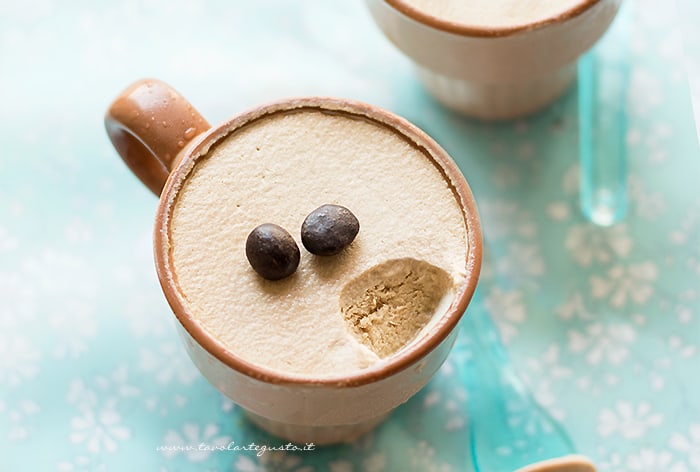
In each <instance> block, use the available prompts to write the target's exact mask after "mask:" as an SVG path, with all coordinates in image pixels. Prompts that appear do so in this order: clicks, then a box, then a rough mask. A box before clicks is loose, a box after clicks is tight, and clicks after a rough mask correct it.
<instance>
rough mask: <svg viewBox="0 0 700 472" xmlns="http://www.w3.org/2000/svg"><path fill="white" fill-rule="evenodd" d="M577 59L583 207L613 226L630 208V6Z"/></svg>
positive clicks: (599, 222)
mask: <svg viewBox="0 0 700 472" xmlns="http://www.w3.org/2000/svg"><path fill="white" fill-rule="evenodd" d="M629 3H630V2H624V3H623V5H622V7H621V8H620V12H619V13H618V15H617V18H616V19H615V22H614V23H613V25H612V26H611V28H610V30H609V31H608V32H607V33H606V34H605V35H604V36H603V37H602V38H601V40H600V41H599V42H598V44H597V45H596V46H595V47H594V48H593V49H592V50H591V51H589V52H588V53H587V54H585V55H584V56H583V57H582V58H581V60H579V63H578V118H579V154H580V161H581V210H582V211H583V214H584V215H585V216H586V218H588V220H589V221H591V222H592V223H595V224H597V225H600V226H610V225H612V224H615V223H617V222H618V221H620V220H622V219H623V218H624V216H625V213H626V211H627V146H626V137H627V114H626V109H625V108H626V105H627V89H628V88H629V64H628V62H629V37H630V29H631V25H630V22H631V19H630V17H631V15H632V13H631V8H632V7H631V5H629Z"/></svg>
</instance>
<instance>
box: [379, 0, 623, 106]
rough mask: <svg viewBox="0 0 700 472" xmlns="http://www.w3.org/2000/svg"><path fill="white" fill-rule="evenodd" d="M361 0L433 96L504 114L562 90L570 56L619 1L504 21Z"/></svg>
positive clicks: (589, 0) (601, 27)
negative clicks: (475, 22) (491, 23)
mask: <svg viewBox="0 0 700 472" xmlns="http://www.w3.org/2000/svg"><path fill="white" fill-rule="evenodd" d="M366 2H367V5H368V6H369V10H370V12H371V14H372V17H373V18H374V20H375V22H376V23H377V25H378V26H379V27H380V28H381V30H382V31H383V32H384V34H385V35H386V36H387V37H388V38H389V40H390V41H391V42H392V43H394V45H395V46H396V47H397V48H399V49H400V50H401V51H402V52H403V53H404V54H406V55H407V56H408V57H410V58H411V59H412V60H413V61H414V62H415V64H416V66H417V70H418V76H419V78H420V79H421V81H422V82H423V83H424V85H425V87H426V88H427V89H428V91H430V93H431V94H432V95H433V96H435V98H436V99H437V100H438V101H440V102H441V103H443V104H444V105H446V106H447V107H449V108H452V109H454V110H456V111H458V112H461V113H464V114H466V115H469V116H474V117H478V118H484V119H508V118H514V117H517V116H521V115H525V114H528V113H532V112H534V111H536V110H538V109H540V108H542V107H543V106H545V105H547V104H549V103H551V102H552V101H553V100H554V99H556V98H557V97H558V96H560V95H561V94H562V93H563V92H564V91H565V90H566V89H567V87H568V86H569V85H570V84H571V82H572V81H573V79H574V77H575V76H576V60H577V59H578V58H579V56H581V54H583V53H584V52H585V51H586V50H588V49H589V48H590V47H591V46H592V45H593V44H594V43H595V42H596V41H597V40H598V39H599V38H600V37H601V36H602V35H603V33H604V32H605V31H606V29H607V28H608V26H609V25H610V23H611V22H612V20H613V18H614V17H615V14H616V13H617V11H618V9H619V6H620V2H621V0H581V2H580V4H578V5H577V6H576V7H574V8H572V9H571V10H569V11H567V12H566V13H564V14H561V15H558V16H557V17H554V18H544V19H539V20H537V21H533V22H532V23H530V24H525V25H521V26H517V27H506V28H489V27H475V26H469V25H463V24H459V23H454V22H449V21H444V20H441V19H439V18H436V17H433V16H430V15H428V14H425V13H423V12H421V11H418V10H416V9H415V8H413V7H411V6H410V5H409V4H407V3H406V2H405V1H404V0H366Z"/></svg>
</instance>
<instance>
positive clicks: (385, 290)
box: [340, 258, 453, 358]
mask: <svg viewBox="0 0 700 472" xmlns="http://www.w3.org/2000/svg"><path fill="white" fill-rule="evenodd" d="M452 285H453V279H452V277H450V275H449V274H448V273H447V272H446V271H444V270H443V269H441V268H439V267H436V266H434V265H432V264H430V263H428V262H425V261H421V260H417V259H411V258H402V259H393V260H389V261H386V262H383V263H381V264H378V265H375V266H374V267H372V268H370V269H368V270H366V271H365V272H363V273H362V274H360V275H359V276H357V277H356V278H354V279H353V280H351V281H350V282H348V283H347V284H346V285H345V286H344V287H343V290H342V291H341V293H340V309H341V312H342V313H343V315H344V317H345V322H346V324H347V326H348V328H349V330H350V332H351V333H353V335H354V336H355V337H356V338H357V339H358V340H359V341H360V342H361V343H363V344H364V345H366V346H367V347H369V348H370V349H371V350H372V351H374V352H375V353H376V354H377V355H378V356H379V357H382V358H384V357H387V356H389V355H391V354H393V353H395V352H396V351H398V350H399V349H401V348H402V347H404V346H405V345H406V344H407V343H409V342H411V341H412V340H413V339H414V338H415V337H416V335H417V334H418V333H419V332H420V331H421V329H423V327H424V326H425V325H426V324H428V322H429V321H430V320H431V319H432V318H433V316H434V315H435V313H436V311H437V310H438V307H439V306H440V304H441V302H442V301H443V299H444V297H445V295H447V294H449V293H450V292H451V289H452Z"/></svg>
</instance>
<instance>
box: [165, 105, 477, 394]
mask: <svg viewBox="0 0 700 472" xmlns="http://www.w3.org/2000/svg"><path fill="white" fill-rule="evenodd" d="M307 109H308V110H320V111H322V112H327V113H336V114H344V115H350V116H352V117H353V118H356V119H357V118H359V119H365V120H368V121H370V122H373V123H376V124H378V125H382V126H384V127H386V128H388V129H390V130H392V131H393V132H395V133H397V134H398V135H399V136H401V137H402V138H403V139H405V140H406V141H408V142H409V143H410V144H412V145H413V146H415V147H416V148H417V149H419V150H420V151H421V152H423V153H424V154H425V155H426V157H427V158H429V159H430V160H431V161H432V162H433V164H434V165H435V166H436V167H437V168H438V170H439V171H440V172H441V173H442V174H443V177H444V178H445V180H446V182H448V184H449V185H450V188H451V189H452V192H453V193H454V195H455V198H457V200H458V202H459V203H460V207H461V210H462V215H463V217H464V222H465V226H466V229H467V233H466V235H467V243H468V245H469V247H468V250H467V253H466V261H465V269H466V271H467V276H466V277H465V280H464V281H463V282H462V284H461V285H460V286H459V287H458V289H457V290H456V292H455V297H454V300H453V302H452V304H451V305H450V307H449V308H448V310H447V312H446V313H445V314H443V315H442V319H441V320H440V321H439V323H436V325H435V326H434V327H433V328H432V329H431V330H430V331H429V332H428V333H427V334H426V335H424V336H423V337H422V338H421V339H420V340H417V341H415V342H413V343H411V344H410V345H408V346H407V347H405V348H403V349H402V350H400V351H399V352H398V353H397V354H395V355H392V356H391V357H389V358H387V361H386V362H379V363H377V364H375V365H373V366H370V367H368V368H366V369H362V370H359V371H356V372H354V373H351V374H348V375H338V376H322V377H315V376H310V375H302V374H291V373H284V372H279V371H276V370H272V369H269V368H265V367H262V366H258V365H255V364H253V363H251V362H249V361H247V360H245V359H243V358H241V357H239V356H237V355H235V354H234V353H232V352H231V351H229V350H228V349H227V348H226V347H225V346H224V345H223V344H222V343H221V342H220V341H218V340H217V339H216V338H215V337H214V336H213V335H211V334H210V333H209V332H208V331H207V330H206V329H205V328H204V326H202V325H201V324H200V323H199V322H198V321H197V320H196V319H195V317H194V316H192V315H191V314H190V313H189V312H188V309H187V303H186V301H185V299H184V296H183V295H182V293H181V292H180V290H179V287H178V284H177V277H176V274H175V271H174V270H173V262H172V257H171V256H172V253H171V250H170V248H171V245H170V222H171V220H172V218H171V216H172V212H173V209H174V206H175V201H176V197H177V194H178V192H179V190H180V189H181V188H182V184H183V183H184V181H185V180H186V178H187V176H188V174H189V173H190V172H191V171H192V169H194V167H195V165H196V162H197V160H198V159H199V158H200V157H202V156H204V155H206V153H207V152H208V151H209V149H210V148H211V147H213V146H215V145H216V144H217V143H218V142H219V141H221V140H223V139H224V138H225V137H226V136H228V135H229V134H230V133H232V132H234V131H235V130H238V129H240V128H242V127H244V126H246V125H248V124H251V123H253V122H255V121H257V120H259V119H262V118H264V117H267V116H270V115H274V114H278V113H293V112H299V111H303V110H307ZM154 253H155V264H156V270H157V273H158V279H159V281H160V284H161V287H162V289H163V292H164V294H165V297H166V299H167V301H168V303H169V305H170V307H171V309H172V311H173V313H174V314H175V316H176V318H177V319H178V321H179V323H180V324H181V325H182V327H183V328H184V329H185V330H186V331H187V332H188V333H189V335H190V336H191V337H192V338H193V339H194V340H195V341H196V342H197V343H198V344H199V345H200V346H201V347H203V348H204V349H205V350H206V351H207V352H208V353H209V354H211V355H212V356H214V357H215V358H217V359H218V360H219V361H221V362H222V363H224V364H225V365H227V366H228V367H230V368H232V369H234V370H236V371H238V372H240V373H242V374H244V375H247V376H248V377H252V378H254V379H257V380H260V381H263V382H267V383H272V384H288V385H321V386H331V387H348V386H359V385H364V384H367V383H371V382H375V381H377V380H381V379H383V378H386V377H389V376H391V375H393V374H395V373H397V372H399V371H401V370H403V369H405V368H407V367H409V366H410V365H413V364H414V363H416V362H418V361H420V360H421V359H422V358H424V357H425V356H427V355H428V354H429V353H430V352H431V351H433V350H434V349H435V348H437V346H438V345H439V344H440V343H441V342H442V341H444V340H445V339H446V338H447V337H448V335H449V334H450V333H451V332H452V330H453V329H455V328H456V326H457V324H458V322H459V320H460V319H461V317H462V315H463V314H464V312H465V310H466V308H467V305H468V304H469V302H470V300H471V298H472V296H473V294H474V291H475V289H476V284H477V281H478V278H479V272H480V269H481V259H482V233H481V224H480V219H479V215H478V211H477V207H476V202H475V201H474V197H473V195H472V192H471V189H470V188H469V185H468V183H467V181H466V179H465V178H464V176H463V174H462V173H461V171H460V170H459V168H458V167H457V164H456V163H455V162H454V161H453V160H452V158H451V157H449V155H448V154H447V152H446V151H445V150H444V149H442V147H440V146H439V145H438V144H437V143H436V142H435V141H434V140H433V139H432V138H431V137H430V136H428V135H427V134H426V133H425V132H423V131H422V130H420V129H419V128H418V127H416V126H415V125H413V124H411V123H410V122H408V121H407V120H405V119H403V118H400V117H398V116H397V115H394V114H393V113H391V112H388V111H386V110H383V109H381V108H379V107H376V106H374V105H369V104H366V103H362V102H358V101H354V100H349V99H339V98H331V97H303V98H290V99H283V100H279V101H275V102H272V103H269V104H267V105H261V106H258V107H255V108H253V109H250V110H249V111H247V112H244V113H242V114H239V115H237V116H235V117H234V118H232V119H230V120H229V121H226V122H224V123H223V124H221V125H220V126H218V127H212V128H211V129H209V130H208V131H206V132H205V133H203V134H202V135H200V137H198V138H195V142H193V143H192V144H191V146H188V147H187V148H185V149H184V150H183V152H182V153H181V155H180V157H179V160H178V162H177V163H176V165H175V166H174V168H173V170H172V172H171V173H170V176H169V177H168V179H167V182H166V184H165V187H164V188H163V191H162V193H161V198H160V201H159V204H158V210H157V213H156V223H155V228H154Z"/></svg>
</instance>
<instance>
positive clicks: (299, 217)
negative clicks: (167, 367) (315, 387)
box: [170, 108, 468, 378]
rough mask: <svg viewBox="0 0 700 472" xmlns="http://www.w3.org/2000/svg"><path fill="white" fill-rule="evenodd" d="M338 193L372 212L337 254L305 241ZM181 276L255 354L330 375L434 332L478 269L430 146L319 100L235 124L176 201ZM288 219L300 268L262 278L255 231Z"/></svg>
mask: <svg viewBox="0 0 700 472" xmlns="http://www.w3.org/2000/svg"><path fill="white" fill-rule="evenodd" d="M327 203H332V204H338V205H342V206H345V207H347V208H348V209H350V210H351V211H352V212H353V213H354V215H355V216H356V217H357V219H358V220H359V222H360V231H359V234H358V235H357V237H356V238H355V240H354V241H353V242H352V244H351V245H350V246H349V247H347V248H346V249H344V250H343V251H342V252H341V253H340V254H337V255H335V256H325V257H324V256H315V255H313V254H311V253H309V252H308V251H306V250H304V248H303V246H302V244H301V241H300V236H299V231H300V227H301V224H302V222H303V220H304V218H305V217H306V215H308V214H309V212H311V211H312V210H314V209H315V208H317V207H319V206H320V205H323V204H327ZM173 205H174V207H173V210H172V215H171V222H170V244H171V248H170V250H171V258H172V265H173V270H174V274H175V280H176V283H177V286H178V288H179V291H180V293H181V294H182V297H183V298H184V300H185V303H186V306H187V310H188V312H189V313H190V314H191V315H192V316H193V317H194V318H195V319H196V320H197V321H198V322H199V323H200V324H201V325H202V326H203V327H204V328H205V329H206V330H207V331H208V332H209V333H210V334H211V335H213V336H214V337H215V338H217V339H218V340H219V341H220V342H221V343H222V344H223V345H224V346H226V348H227V349H228V350H229V351H231V352H232V353H234V354H235V355H237V356H239V357H241V358H242V359H244V360H246V361H248V362H250V363H253V364H256V365H259V366H263V367H265V368H268V369H272V370H275V371H278V372H283V373H285V374H292V375H302V376H305V377H315V378H321V377H324V376H336V375H341V374H348V373H352V372H355V371H358V370H360V369H363V368H366V367H368V366H371V365H373V364H375V363H377V362H381V361H382V359H383V358H386V357H389V356H391V355H392V354H393V353H395V352H397V351H398V350H400V349H401V348H402V347H404V346H405V345H406V344H407V343H410V342H411V341H412V340H414V339H416V338H417V337H420V336H421V334H422V331H424V330H426V329H428V328H427V327H429V326H431V323H436V322H439V318H440V315H441V314H442V313H444V312H445V311H446V310H447V308H448V307H449V305H450V303H451V301H452V298H453V295H454V291H455V289H456V287H457V286H458V285H459V284H461V283H462V282H463V281H464V279H465V276H466V254H467V250H468V247H467V244H468V243H467V240H466V227H465V222H464V216H463V213H462V210H461V208H460V205H459V204H458V200H457V197H456V195H455V193H454V192H453V190H452V188H451V186H450V184H449V182H448V181H447V180H446V178H445V177H444V176H443V174H442V172H441V171H440V169H439V168H438V167H437V165H436V164H435V163H434V162H433V161H432V160H431V159H429V158H428V157H427V156H426V154H424V151H422V150H421V149H420V148H419V147H418V146H416V145H414V144H412V143H411V142H410V141H409V140H407V139H406V138H405V137H403V136H402V135H401V134H399V133H398V132H397V131H394V130H392V129H390V128H388V127H387V126H385V125H383V124H380V123H377V122H374V121H372V120H369V119H363V118H359V117H357V116H350V115H347V114H344V113H326V112H323V111H320V110H318V109H314V108H306V109H300V110H296V111H293V112H284V113H276V114H272V115H268V116H264V117H262V118H260V119H257V120H255V121H252V122H250V123H248V124H246V125H245V126H243V127H242V128H240V129H238V130H236V131H234V132H233V133H231V134H230V135H228V136H226V137H225V138H223V140H221V141H220V142H219V143H217V144H216V145H215V146H213V147H212V148H211V149H210V150H209V152H208V154H207V155H206V156H204V157H202V158H200V159H199V160H198V161H197V162H196V164H195V166H194V168H193V169H192V170H191V171H190V174H189V175H188V177H187V178H186V179H185V181H184V183H183V185H182V188H180V189H179V191H178V194H177V196H176V197H175V200H174V204H173ZM262 223H274V224H277V225H280V226H282V227H283V228H286V229H287V230H288V231H289V233H291V234H292V236H293V237H294V238H295V240H296V241H297V244H298V245H299V247H300V249H301V262H300V264H299V267H298V269H297V271H296V272H295V273H294V274H293V275H291V276H289V277H287V278H285V279H282V280H278V281H269V280H265V279H263V278H262V277H260V276H259V275H258V274H257V273H256V272H255V271H254V270H253V269H252V268H251V266H250V264H249V263H248V261H247V259H246V255H245V241H246V238H247V236H248V234H249V233H250V232H251V230H252V229H253V228H255V227H256V226H258V225H259V224H262Z"/></svg>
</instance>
